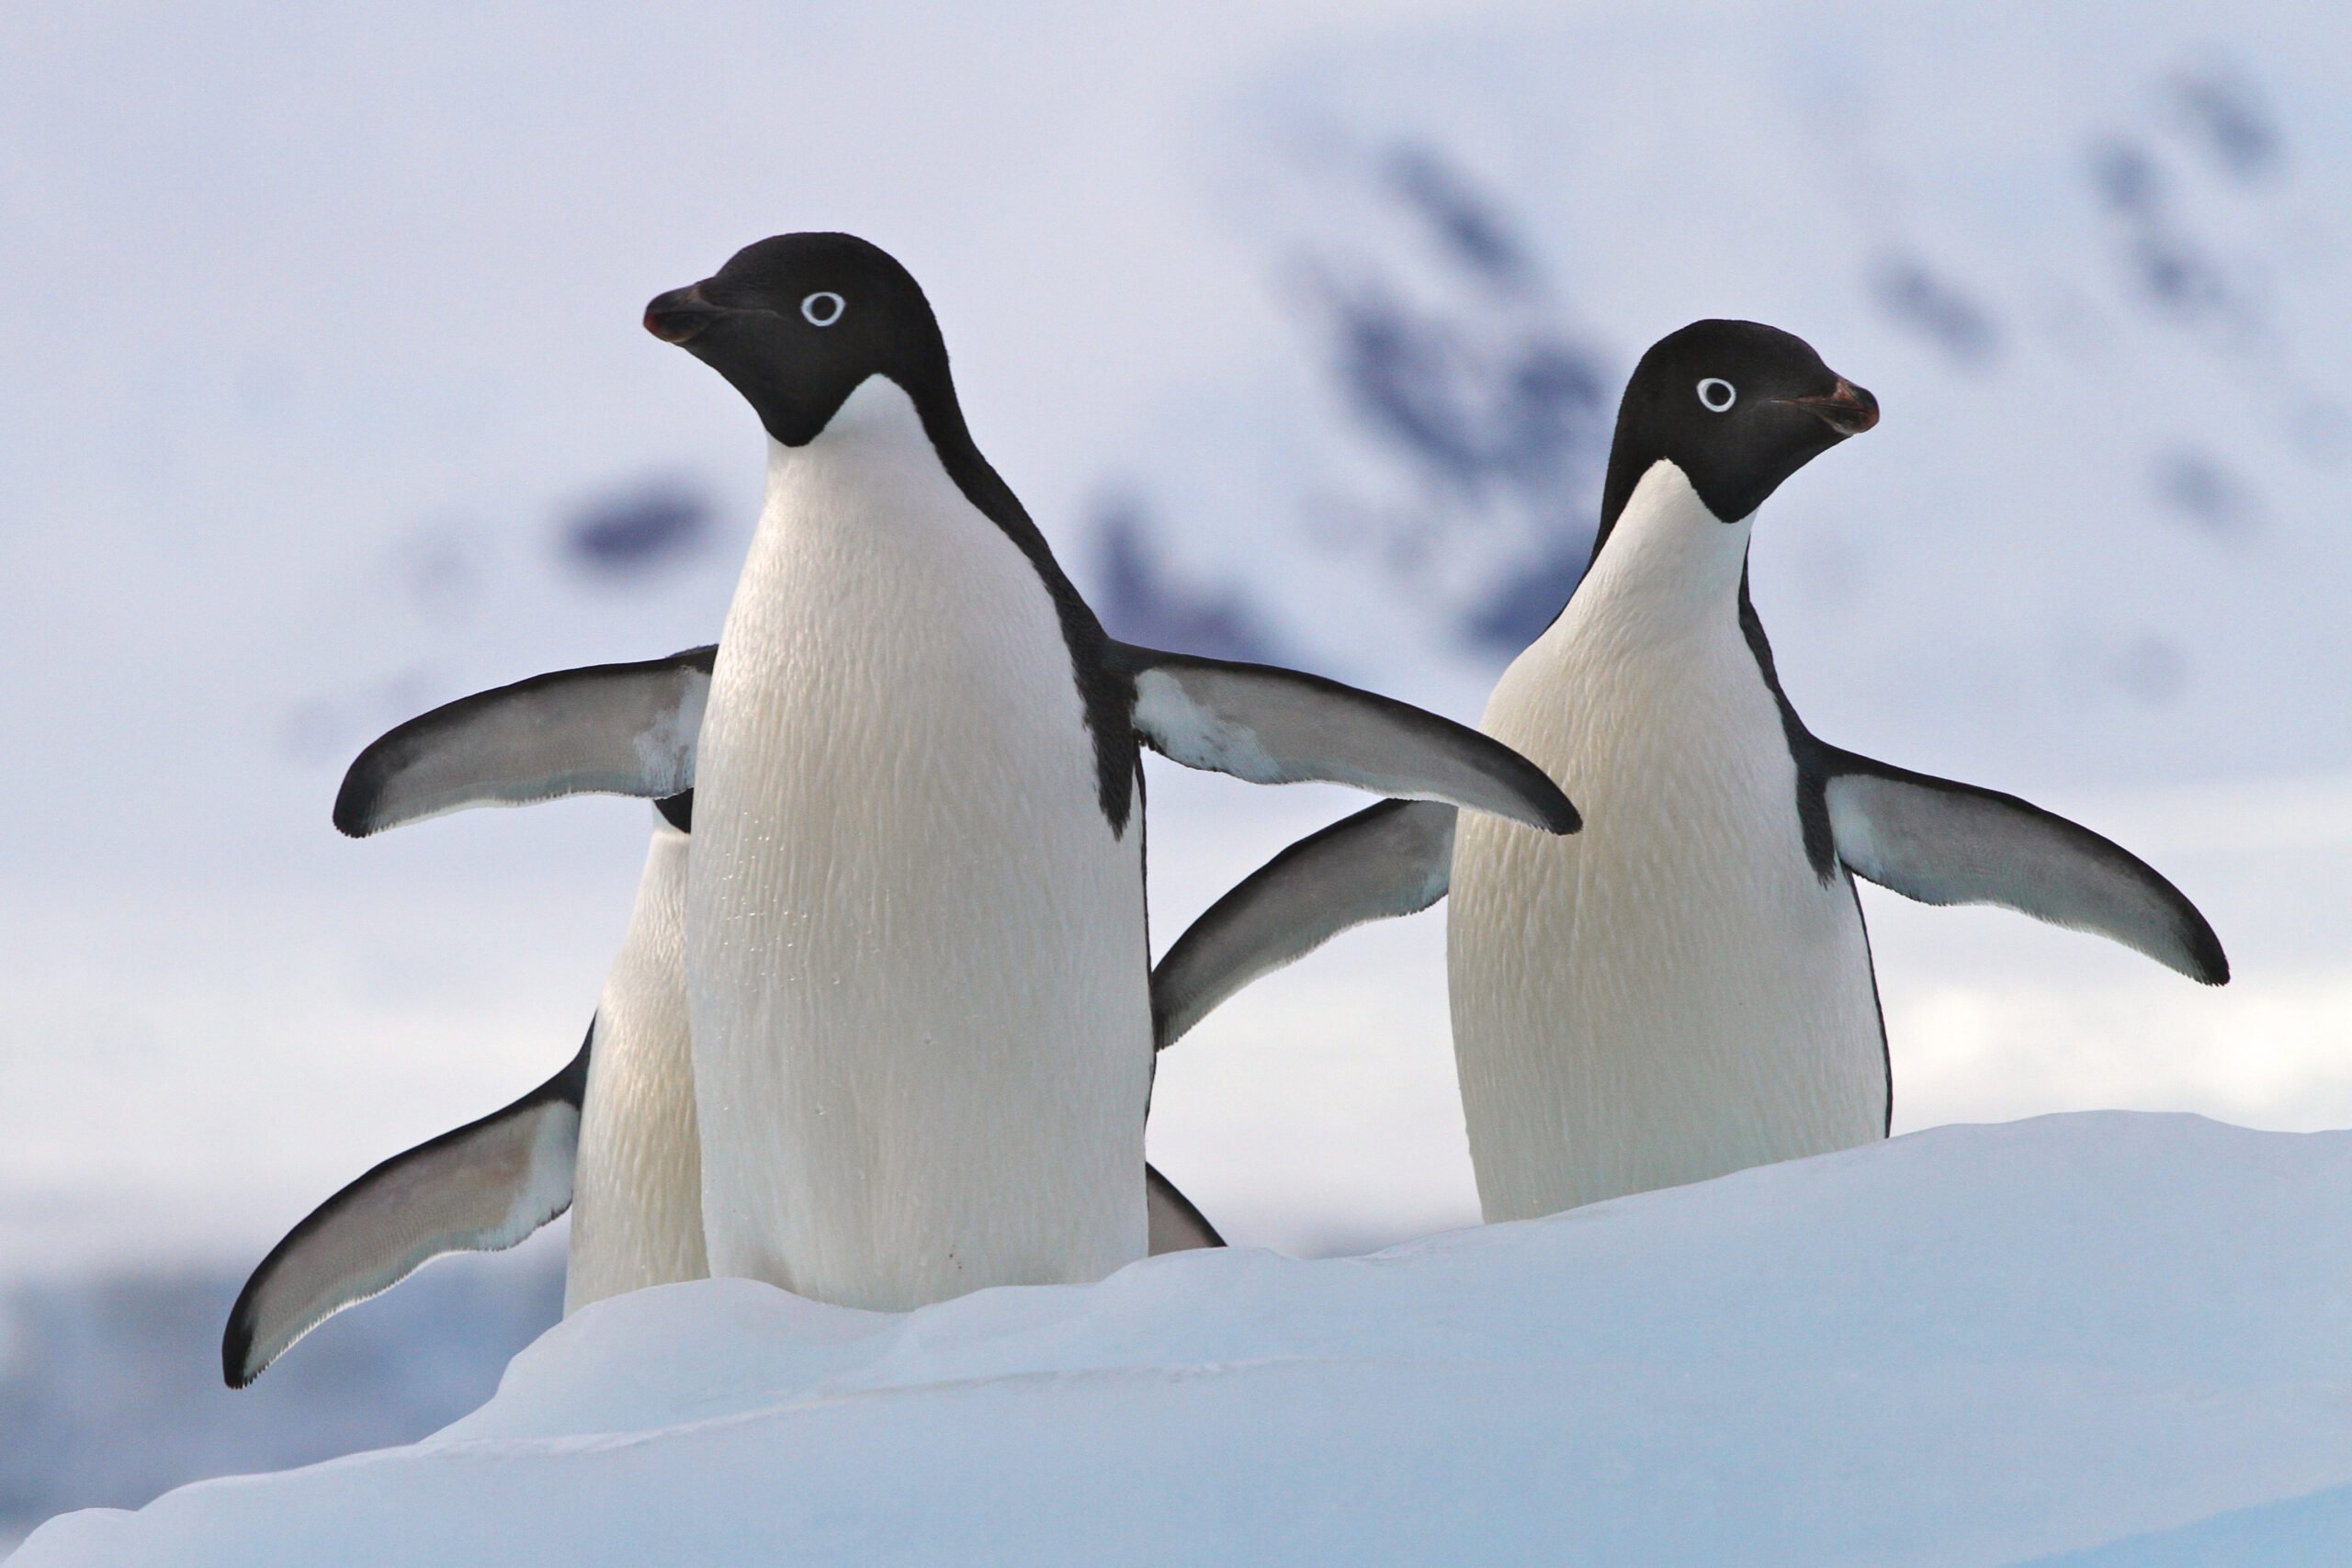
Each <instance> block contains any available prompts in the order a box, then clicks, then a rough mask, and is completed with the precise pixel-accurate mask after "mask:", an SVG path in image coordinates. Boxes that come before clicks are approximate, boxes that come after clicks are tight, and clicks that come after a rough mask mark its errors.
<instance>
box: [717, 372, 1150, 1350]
mask: <svg viewBox="0 0 2352 1568" xmlns="http://www.w3.org/2000/svg"><path fill="white" fill-rule="evenodd" d="M1096 778H1097V775H1096V769H1095V761H1094V750H1093V746H1092V741H1091V737H1090V735H1089V734H1088V732H1087V730H1086V728H1085V724H1084V713H1083V709H1082V705H1081V702H1080V694H1079V692H1078V688H1077V685H1076V683H1075V681H1074V679H1073V676H1072V667H1071V659H1070V654H1069V649H1068V647H1067V645H1066V643H1065V641H1064V638H1063V634H1062V630H1061V626H1060V624H1059V622H1058V620H1057V617H1056V615H1055V614H1054V609H1053V605H1052V603H1051V601H1050V599H1049V597H1048V595H1047V593H1046V589H1045V586H1044V584H1043V582H1042V581H1041V580H1040V579H1039V578H1038V576H1037V574H1036V571H1035V568H1034V567H1033V566H1032V565H1031V564H1030V562H1029V561H1028V560H1027V559H1026V558H1024V557H1023V555H1022V553H1021V551H1020V550H1019V549H1018V548H1017V547H1015V546H1014V545H1013V544H1012V541H1011V540H1010V539H1009V538H1008V537H1007V536H1005V535H1004V533H1003V532H1002V531H1001V530H1000V529H999V528H997V527H996V526H995V525H993V524H991V523H990V522H989V520H988V519H987V518H986V517H984V516H983V515H981V514H980V513H978V511H977V510H975V509H974V508H973V507H972V505H971V504H970V503H969V502H968V501H967V500H966V498H965V496H964V495H963V493H962V491H960V490H958V489H957V488H956V485H955V484H954V483H953V481H952V480H951V479H949V478H948V476H947V475H946V473H945V472H944V469H943V468H941V467H940V465H939V463H938V461H937V460H936V458H935V457H934V456H933V453H932V449H931V446H930V444H929V441H928V438H927V437H926V436H925V435H924V434H923V432H922V425H921V422H920V420H919V418H918V416H917V414H916V412H915V410H914V407H913V405H912V403H911V402H910V400H908V398H907V397H906V395H905V394H904V393H903V392H901V391H900V390H899V389H898V388H897V387H896V386H895V385H894V384H892V383H890V382H888V381H887V380H883V379H880V378H876V379H874V380H870V381H868V382H867V383H866V384H865V386H864V387H863V388H861V389H859V390H858V391H857V392H856V393H855V394H854V396H853V397H852V398H851V399H850V400H849V402H848V404H846V405H845V406H844V407H843V409H842V412H840V413H839V414H838V415H836V416H835V418H834V420H833V422H832V424H831V426H830V427H829V428H828V429H827V431H826V433H825V434H823V435H821V436H820V437H819V438H818V439H817V440H816V441H814V442H812V443H810V444H809V446H806V447H802V448H798V449H787V448H784V447H781V446H778V447H775V448H773V450H772V460H771V466H770V482H769V492H768V501H767V506H766V510H765V512H764V513H763V518H762V521H761V525H760V529H759V533H758V536H757V537H756V539H755V540H754V542H753V545H752V553H751V558H750V561H749V562H748V564H747V566H746V568H745V570H744V575H743V580H742V583H741V587H740V588H739V589H738V591H737V594H736V599H735V604H734V607H733V608H732V610H731V611H730V612H729V616H728V620H727V627H726V633H725V636H724V637H723V639H722V641H721V644H720V653H719V658H718V667H717V670H716V671H715V673H714V676H713V680H712V686H711V694H710V700H709V705H708V709H707V715H706V716H705V719H704V724H703V731H702V739H701V746H700V757H699V762H698V774H697V785H696V793H695V835H694V850H693V873H692V877H691V890H690V894H689V939H688V960H687V962H688V974H689V988H690V998H691V1003H692V1009H693V1015H694V1026H695V1079H696V1090H697V1095H698V1098H699V1104H700V1109H701V1114H702V1126H703V1138H704V1150H705V1156H704V1210H705V1221H706V1226H707V1232H708V1239H709V1245H710V1253H711V1265H712V1269H713V1271H714V1272H716V1273H719V1274H722V1275H724V1274H743V1275H751V1276H753V1277H757V1278H763V1279H767V1280H771V1281H773V1282H775V1283H778V1284H782V1285H785V1286H786V1287H787V1288H789V1289H792V1290H796V1291H798V1292H802V1293H804V1294H808V1295H812V1296H816V1297H818V1298H820V1299H823V1300H828V1301H835V1302H842V1303H848V1304H854V1305H860V1306H873V1307H888V1308H905V1307H910V1306H914V1305H917V1304H920V1303H923V1302H928V1301H933V1300H938V1299H941V1298H942V1297H944V1296H948V1295H954V1294H956V1293H959V1292H962V1291H967V1290H971V1289H976V1288H978V1287H980V1286H984V1285H994V1284H1006V1283H1036V1282H1046V1281H1055V1280H1081V1279H1093V1278H1097V1277H1099V1276H1100V1275H1102V1274H1103V1273H1107V1272H1108V1271H1110V1270H1111V1269H1114V1268H1117V1267H1118V1266H1120V1265H1121V1264H1123V1263H1125V1262H1127V1261H1129V1260H1131V1259H1132V1258H1136V1257H1140V1256H1141V1255H1142V1252H1143V1248H1144V1212H1143V1206H1142V1201H1141V1186H1140V1174H1141V1170H1142V1159H1143V1154H1142V1135H1143V1113H1144V1106H1145V1098H1146V1095H1147V1093H1148V1075H1149V1070H1150V1055H1151V1053H1150V1009H1149V1000H1148V974H1147V967H1146V965H1147V962H1148V959H1147V950H1146V943H1145V937H1144V926H1143V886H1142V839H1143V835H1142V831H1141V828H1140V824H1139V823H1138V824H1131V825H1130V827H1129V828H1128V830H1127V832H1126V833H1125V837H1124V838H1120V837H1115V836H1114V834H1113V832H1112V830H1111V829H1110V826H1109V824H1108V823H1107V822H1106V821H1105V820H1104V818H1103V813H1102V811H1101V808H1100V806H1099V804H1098V790H1097V783H1096Z"/></svg>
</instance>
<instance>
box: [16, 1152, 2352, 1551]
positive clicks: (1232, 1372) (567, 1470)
mask: <svg viewBox="0 0 2352 1568" xmlns="http://www.w3.org/2000/svg"><path fill="white" fill-rule="evenodd" d="M2348 1310H2352V1134H2341V1133H2329V1134H2278V1133H2256V1132H2249V1131H2246V1130H2244V1129H2240V1128H2233V1127H2228V1126H2224V1125H2221V1124H2219V1123H2215V1122H2206V1121H2203V1120H2200V1119H2198V1118H2193V1117H2182V1116H2149V1115H2134V1114H2125V1113H2120V1112H2103V1113H2098V1114H2091V1115H2076V1116H2064V1117H2050V1118H2044V1119H2042V1120H2040V1121H2035V1122H2019V1123H2013V1124H2008V1125H2002V1126H1983V1127H1949V1128H1941V1129H1938V1130H1935V1131H1931V1132H1927V1133H1922V1134H1916V1135H1913V1136H1909V1137H1905V1138H1900V1139H1897V1140H1895V1141H1894V1142H1893V1143H1890V1144H1885V1145H1879V1146H1877V1147H1873V1148H1870V1149H1864V1150H1858V1151H1855V1152H1853V1153H1850V1154H1846V1155H1839V1156H1830V1157H1826V1158H1823V1159H1815V1160H1808V1161H1803V1162H1799V1163H1795V1164H1792V1165H1786V1166H1780V1167H1776V1168H1770V1169H1764V1170H1757V1171H1749V1172H1746V1173H1744V1174H1741V1175H1739V1176H1735V1177H1731V1178H1728V1179H1724V1180H1720V1181H1715V1182H1710V1183H1706V1184H1703V1185H1701V1186H1697V1187H1691V1188H1684V1189H1680V1190H1674V1191H1668V1192H1658V1193H1651V1194H1646V1195H1644V1196H1642V1197H1637V1198H1633V1199H1627V1200H1623V1201H1618V1202H1614V1203H1609V1204H1604V1205H1600V1206H1598V1207H1595V1208H1591V1209H1587V1210H1583V1211H1579V1212H1577V1213H1570V1214H1566V1215H1562V1216H1558V1217H1555V1218H1553V1219H1549V1220H1544V1221H1538V1222H1534V1223H1532V1224H1519V1225H1508V1226H1498V1227H1495V1228H1492V1229H1487V1230H1476V1231H1466V1232H1461V1233H1457V1234H1453V1235H1442V1236H1436V1237H1432V1238H1430V1239H1429V1240H1427V1241H1423V1242H1419V1243H1416V1244H1413V1245H1411V1246H1408V1247H1399V1248H1397V1249H1394V1250H1392V1251H1389V1252H1385V1253H1382V1254H1379V1255H1376V1256H1374V1257H1371V1258H1348V1259H1335V1260H1326V1261H1320V1262H1301V1261H1297V1260H1293V1259H1287V1258H1279V1257H1275V1256H1272V1255H1271V1254H1266V1253H1261V1252H1248V1251H1232V1252H1226V1253H1218V1254H1183V1255H1178V1256H1174V1257H1170V1258H1160V1259H1155V1260H1153V1261H1150V1262H1148V1263H1143V1264H1139V1265H1137V1266H1136V1267H1135V1268H1132V1269H1127V1270H1125V1271H1124V1272H1123V1273H1121V1274H1119V1275H1117V1276H1116V1277H1114V1278H1113V1279H1111V1280H1106V1281H1104V1282H1103V1283H1102V1284H1100V1285H1096V1286H1092V1287H1070V1288H1054V1289H1035V1290H1001V1291H989V1292H982V1293H980V1294H978V1295H975V1296H971V1297H967V1298H966V1299H964V1300H961V1301H957V1302H951V1303H945V1304H944V1305H941V1306H938V1307H934V1308H932V1309H930V1310H927V1311H924V1312H919V1313H915V1314H909V1315H906V1316H903V1317H899V1316H890V1315H887V1314H868V1313H859V1312H853V1311H847V1310H842V1309H838V1308H831V1307H824V1306H819V1305H815V1304H812V1303H808V1302H804V1301H801V1300H798V1299H797V1298H795V1297H792V1296H789V1295H786V1294H785V1293H783V1292H778V1291H774V1290H771V1289H768V1288H766V1287H763V1286H760V1285H755V1284H751V1283H748V1282H744V1281H732V1280H722V1281H710V1282H706V1283H701V1284H695V1285H685V1286H674V1287H671V1288H668V1289H664V1290H661V1291H650V1292H641V1293H639V1294H638V1295H635V1296H629V1297H624V1298H621V1299H619V1300H616V1301H613V1302H609V1303H605V1304H603V1305H601V1306H599V1307H596V1308H593V1309H591V1310H589V1311H588V1312H585V1313H583V1314H581V1315H580V1316H578V1317H576V1318H574V1319H572V1320H571V1321H570V1322H568V1323H566V1324H564V1325H562V1326H560V1327H559V1328H557V1329H555V1330H553V1331H551V1332H550V1333H548V1335H547V1336H546V1337H544V1338H542V1339H541V1340H540V1341H539V1342H538V1343H537V1344H536V1345H534V1346H533V1347H532V1348H529V1349H528V1350H526V1351H525V1352H524V1353H523V1354H522V1355H521V1356H519V1357H518V1358H516V1359H515V1362H514V1364H513V1366H512V1367H511V1368H510V1369H509V1371H508V1372H507V1375H506V1379H505V1382H504V1383H503V1386H502V1388H501V1389H500V1392H499V1393H498V1395H497V1397H496V1398H495V1399H493V1400H492V1402H491V1403H490V1404H487V1405H486V1406H484V1407H483V1408H482V1409H481V1410H480V1411H478V1412H476V1413H475V1414H474V1415H472V1416H469V1417H467V1418H466V1419H465V1420H462V1421H460V1422H458V1424H457V1425H456V1426H454V1427H449V1428H448V1429H447V1430H446V1431H444V1432H442V1433H441V1434H439V1435H438V1436H436V1437H435V1438H432V1439H429V1440H427V1441H425V1442H423V1443H419V1444H417V1445H415V1446H413V1447H411V1448H405V1449H393V1450H384V1451H382V1452H378V1453H370V1454H361V1455H356V1456H354V1457H352V1458H349V1459H345V1460H339V1461H332V1462H329V1463H326V1464H322V1465H318V1466H315V1467H312V1468H311V1469H308V1470H300V1471H294V1472H287V1473H284V1474H280V1475H273V1476H264V1477H249V1478H240V1479H235V1480H229V1481H220V1482H209V1483H199V1484H198V1485H194V1486H190V1487H187V1488H185V1489H183V1490H181V1491H178V1492H175V1493H172V1494H170V1495H167V1496H164V1497H163V1498H162V1499H160V1500H158V1501H157V1502H155V1503H154V1504H153V1505H151V1506H148V1507H146V1508H144V1509H141V1511H139V1512H137V1513H119V1512H104V1511H93V1512H89V1513H84V1514H77V1515H72V1516H68V1517H64V1518H61V1519H58V1520H55V1521H52V1522H51V1524H49V1525H47V1526H45V1527H44V1528H43V1529H40V1531H38V1532H37V1533H36V1534H35V1535H34V1536H33V1537H32V1539H31V1540H29V1541H28V1542H27V1544H26V1545H25V1547H24V1548H23V1549H22V1551H20V1552H19V1553H18V1554H17V1557H16V1558H14V1559H12V1562H13V1563H14V1564H15V1565H16V1568H60V1565H63V1564H81V1563H139V1564H151V1563H152V1564H164V1563H171V1564H211V1563H219V1564H238V1565H240V1568H243V1565H250V1564H255V1563H280V1562H283V1563H318V1562H336V1563H343V1564H351V1565H365V1564H374V1563H385V1564H391V1563H401V1564H406V1563H414V1562H500V1563H512V1562H562V1563H565V1564H567V1565H586V1564H597V1563H607V1562H609V1563H625V1562H626V1563H639V1562H697V1563H710V1564H724V1563H738V1562H741V1563H751V1562H759V1563H773V1562H859V1563H874V1562H903V1561H923V1562H1024V1563H1034V1562H1212V1561H1221V1562H1235V1561H1248V1562H1332V1563H1348V1564H1351V1565H1353V1564H1363V1563H1374V1562H1530V1561H1542V1562H1569V1563H1573V1562H1593V1563H1626V1562H1644V1563H1661V1562H1693V1563H1700V1562H1703V1563H1727V1562H1804V1563H1839V1562H1852V1563H1871V1564H1894V1563H2012V1562H2041V1561H2043V1560H2046V1559H2052V1560H2056V1561H2068V1560H2069V1559H2068V1558H2067V1556H2066V1554H2068V1553H2077V1552H2079V1553H2083V1554H2084V1555H2082V1556H2081V1557H2080V1558H2079V1559H2077V1560H2078V1561H2081V1562H2096V1563H2100V1564H2113V1563H2125V1562H2131V1563H2139V1562H2192V1561H2198V1562H2201V1561H2211V1560H2227V1561H2231V1562H2310V1561H2313V1560H2315V1558H2317V1559H2324V1558H2327V1557H2331V1556H2334V1555H2335V1554H2336V1553H2339V1552H2342V1551H2345V1550H2346V1547H2347V1546H2352V1360H2347V1357H2346V1348H2347V1340H2346V1317H2347V1311H2348ZM2327 1543H2333V1551H2331V1550H2329V1549H2328V1545H2327ZM2217 1554H2218V1557H2217Z"/></svg>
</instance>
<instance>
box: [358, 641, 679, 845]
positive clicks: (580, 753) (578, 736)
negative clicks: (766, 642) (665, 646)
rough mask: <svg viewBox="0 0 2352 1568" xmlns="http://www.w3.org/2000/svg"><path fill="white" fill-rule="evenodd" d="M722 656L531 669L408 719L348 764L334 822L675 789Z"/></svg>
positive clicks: (395, 819) (364, 827)
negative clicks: (535, 672) (524, 677)
mask: <svg viewBox="0 0 2352 1568" xmlns="http://www.w3.org/2000/svg"><path fill="white" fill-rule="evenodd" d="M717 657H718V648H717V647H716V646H715V645H714V646H712V647H707V648H690V649H686V651H685V652H684V653H677V654H673V655H671V656H670V657H669V658H667V659H654V660H646V661H644V662H643V663H638V664H594V665H590V666H589V667H587V668H586V669H582V670H560V671H556V672H555V673H553V674H550V675H534V676H532V677H531V678H530V679H529V680H527V681H517V682H515V683H514V684H513V685H511V686H500V687H498V688H497V689H496V690H494V691H488V692H478V693H476V694H474V695H472V696H470V697H460V698H458V700H457V701H456V702H454V703H448V704H446V705H443V706H441V707H437V708H435V709H434V710H433V711H432V712H431V713H428V714H424V715H422V716H418V717H416V718H413V719H410V720H409V721H408V722H407V723H406V724H403V725H401V727H400V728H397V729H394V730H391V731H390V732H389V733H388V734H386V735H385V736H384V737H383V738H382V739H379V740H377V741H376V742H375V743H374V744H373V745H371V746H369V747H368V750H365V751H362V752H361V753H360V754H359V760H358V761H356V762H354V763H352V764H351V771H350V772H349V773H345V775H344V779H343V790H342V793H340V794H339V795H336V796H335V803H334V825H335V826H336V827H337V828H340V829H343V831H345V833H348V834H349V835H350V836H351V837H353V838H355V839H364V838H366V837H367V836H368V834H370V833H378V832H381V831H382V830H383V829H387V828H397V827H399V826H401V824H402V823H406V822H414V821H418V820H420V819H422V818H427V817H438V816H440V815H441V814H442V813H444V812H447V811H458V810H462V809H463V808H465V807H469V806H521V805H526V804H527V803H529V802H532V801H538V800H552V799H554V798H556V797H557V796H559V795H590V794H601V795H643V796H647V797H649V798H652V799H660V798H662V796H665V795H677V794H680V793H682V792H684V790H687V789H689V788H691V787H693V784H694V782H695V740H696V739H697V738H698V737H699V736H700V734H701V732H702V710H703V704H704V703H705V702H706V701H707V699H708V697H709V695H710V671H711V665H712V662H713V660H715V659H716V658H717Z"/></svg>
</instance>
